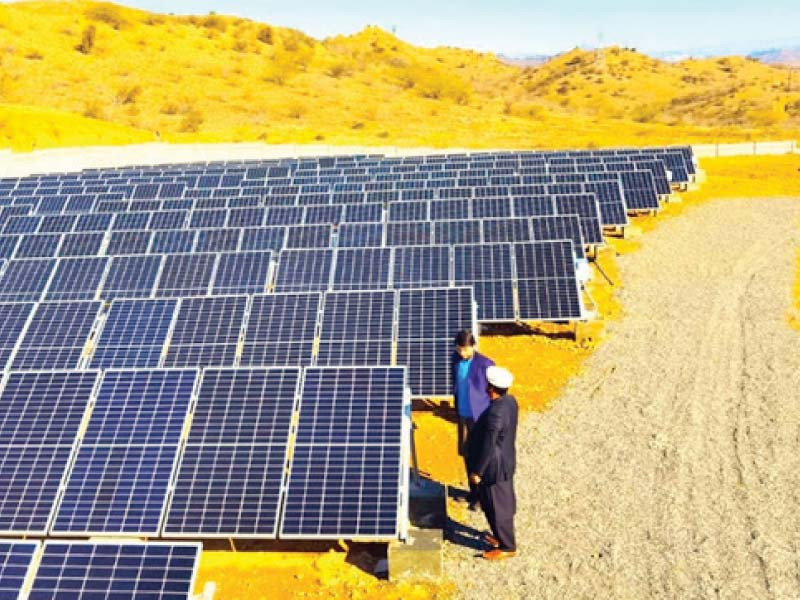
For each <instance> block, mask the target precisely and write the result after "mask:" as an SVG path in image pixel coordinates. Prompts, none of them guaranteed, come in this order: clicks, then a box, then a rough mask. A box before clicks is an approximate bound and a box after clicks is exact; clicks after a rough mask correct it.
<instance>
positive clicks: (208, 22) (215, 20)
mask: <svg viewBox="0 0 800 600" xmlns="http://www.w3.org/2000/svg"><path fill="white" fill-rule="evenodd" d="M202 24H203V27H205V28H206V29H211V30H213V31H219V32H221V33H224V32H225V30H226V29H228V23H227V22H226V21H225V19H223V18H222V17H219V16H217V15H215V14H210V15H208V16H207V17H206V18H205V19H203V21H202Z"/></svg>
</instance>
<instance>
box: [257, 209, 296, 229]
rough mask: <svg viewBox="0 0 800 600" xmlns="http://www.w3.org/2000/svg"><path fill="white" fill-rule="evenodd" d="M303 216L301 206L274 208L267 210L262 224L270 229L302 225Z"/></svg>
mask: <svg viewBox="0 0 800 600" xmlns="http://www.w3.org/2000/svg"><path fill="white" fill-rule="evenodd" d="M303 214H304V212H303V207H302V206H274V207H272V208H268V209H267V214H266V218H265V221H264V224H265V225H268V226H272V227H280V226H285V225H302V224H303Z"/></svg>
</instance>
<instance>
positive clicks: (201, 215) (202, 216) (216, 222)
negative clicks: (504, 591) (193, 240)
mask: <svg viewBox="0 0 800 600" xmlns="http://www.w3.org/2000/svg"><path fill="white" fill-rule="evenodd" d="M227 218H228V211H227V210H226V209H213V210H196V211H194V212H192V215H191V218H190V219H189V227H191V228H192V229H201V228H206V229H207V228H209V227H225V221H226V220H227Z"/></svg>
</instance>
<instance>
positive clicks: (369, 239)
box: [337, 223, 384, 248]
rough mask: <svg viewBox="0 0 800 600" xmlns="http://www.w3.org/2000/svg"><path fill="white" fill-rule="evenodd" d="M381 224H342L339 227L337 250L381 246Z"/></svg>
mask: <svg viewBox="0 0 800 600" xmlns="http://www.w3.org/2000/svg"><path fill="white" fill-rule="evenodd" d="M383 230H384V227H383V224H382V223H342V224H341V225H340V226H339V235H338V238H337V245H338V247H339V248H370V247H375V246H383Z"/></svg>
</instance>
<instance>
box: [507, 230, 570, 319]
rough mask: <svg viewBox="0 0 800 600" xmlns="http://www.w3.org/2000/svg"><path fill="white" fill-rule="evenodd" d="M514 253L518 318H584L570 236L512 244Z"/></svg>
mask: <svg viewBox="0 0 800 600" xmlns="http://www.w3.org/2000/svg"><path fill="white" fill-rule="evenodd" d="M513 257H514V273H515V276H516V280H517V291H518V294H517V301H518V309H517V312H518V315H519V319H520V320H524V321H556V322H560V321H570V320H576V319H581V318H583V316H584V310H583V303H582V301H581V295H580V286H579V283H578V278H577V276H576V273H575V254H574V249H573V244H572V241H571V240H550V241H546V242H532V243H525V244H515V245H514V248H513ZM526 292H527V293H526ZM534 300H535V302H534ZM554 309H555V310H554Z"/></svg>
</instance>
